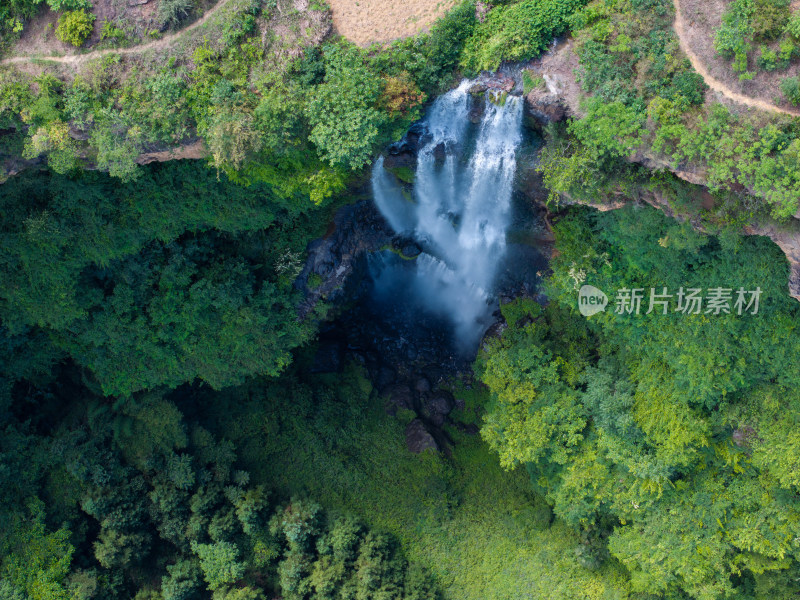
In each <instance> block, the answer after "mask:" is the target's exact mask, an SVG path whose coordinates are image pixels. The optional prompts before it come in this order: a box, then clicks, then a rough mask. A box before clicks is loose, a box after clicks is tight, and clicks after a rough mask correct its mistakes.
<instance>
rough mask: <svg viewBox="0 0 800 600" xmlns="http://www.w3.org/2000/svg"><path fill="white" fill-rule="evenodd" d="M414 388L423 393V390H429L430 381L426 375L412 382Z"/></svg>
mask: <svg viewBox="0 0 800 600" xmlns="http://www.w3.org/2000/svg"><path fill="white" fill-rule="evenodd" d="M414 389H415V390H417V391H418V392H419V393H420V394H424V393H425V392H430V391H431V382H430V381H428V378H427V377H420V378H419V379H417V382H416V383H415V384H414Z"/></svg>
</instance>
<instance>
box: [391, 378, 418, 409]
mask: <svg viewBox="0 0 800 600" xmlns="http://www.w3.org/2000/svg"><path fill="white" fill-rule="evenodd" d="M386 392H387V396H388V401H389V404H390V405H392V406H396V407H397V408H403V409H405V410H414V394H413V392H412V391H411V388H410V387H408V386H407V385H406V384H404V383H396V384H394V385H391V386H389V387H388V388H387V390H386Z"/></svg>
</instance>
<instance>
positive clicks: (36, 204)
mask: <svg viewBox="0 0 800 600" xmlns="http://www.w3.org/2000/svg"><path fill="white" fill-rule="evenodd" d="M47 4H48V5H49V7H50V8H51V9H52V10H56V11H59V12H62V15H61V16H60V25H59V28H58V31H57V35H58V36H59V38H60V39H62V40H65V41H67V42H68V43H71V44H74V45H75V46H80V45H81V44H82V43H83V42H84V41H85V40H86V39H87V36H88V35H89V34H90V33H91V31H92V29H93V23H94V18H95V16H94V14H93V13H92V12H91V9H92V7H91V6H90V4H89V3H87V2H85V1H84V0H49V1H48V2H47ZM302 4H303V3H297V4H295V3H293V2H286V1H282V0H278V1H277V2H274V1H262V0H231V1H230V2H229V3H227V4H226V5H225V6H224V7H222V8H221V9H220V12H219V14H218V15H217V17H216V18H214V19H209V21H208V22H206V23H205V24H203V25H202V26H201V27H199V28H198V29H197V31H196V32H189V33H188V34H187V35H186V37H185V38H183V37H179V38H178V39H176V40H175V43H174V46H170V48H169V49H167V50H164V51H162V50H153V53H152V54H147V55H146V56H143V57H141V56H138V55H136V54H135V53H131V54H114V53H109V54H103V55H102V56H101V57H100V58H99V59H96V60H93V61H90V62H88V63H87V64H83V63H81V64H80V65H79V67H78V68H77V69H76V72H75V73H67V70H65V69H60V68H53V67H52V66H48V65H42V64H36V63H32V64H31V65H27V66H26V68H24V69H16V68H14V67H13V65H10V66H7V67H3V68H2V72H1V73H0V153H1V154H2V156H3V158H4V160H5V159H8V161H9V165H10V167H11V168H13V169H14V170H16V169H17V167H19V166H28V167H29V168H28V170H27V171H26V172H24V173H22V174H16V175H14V176H13V177H10V178H8V180H7V181H5V182H4V183H3V184H2V188H1V189H2V195H0V254H1V255H2V257H3V259H2V261H0V341H1V342H2V343H0V430H2V432H3V434H2V436H0V483H1V484H2V485H0V521H2V522H3V523H4V527H2V528H0V598H2V599H3V600H22V599H25V598H31V599H33V600H129V599H133V600H198V599H201V598H210V599H211V600H267V599H270V598H278V597H280V598H284V599H285V600H334V599H353V600H368V599H370V600H372V599H380V600H520V599H533V600H551V599H554V598H556V599H558V600H790V599H792V598H795V597H796V596H797V591H798V589H799V588H798V581H800V566H799V562H800V503H799V502H798V498H800V468H799V467H798V460H797V454H798V451H800V436H799V435H798V433H797V422H798V421H799V420H800V396H798V393H797V388H798V384H800V366H798V362H797V356H798V354H800V341H798V338H797V335H796V333H797V332H796V329H797V327H796V325H797V323H798V322H800V306H798V304H797V302H796V301H795V300H793V299H792V298H790V297H789V296H788V295H787V293H786V289H785V288H786V281H787V268H786V261H785V259H784V258H783V256H782V254H781V253H780V251H779V250H778V249H777V248H776V247H775V246H774V245H773V244H771V243H769V242H768V241H767V240H766V239H762V238H755V237H751V238H741V237H739V236H738V235H737V233H736V231H737V230H739V229H741V227H742V225H745V224H750V223H752V222H753V221H756V220H758V219H760V218H762V217H764V216H766V215H771V216H774V217H778V218H786V217H788V216H789V215H792V214H794V213H795V212H796V211H797V208H798V198H800V130H799V129H798V128H797V126H796V123H795V122H794V121H793V120H792V119H791V118H789V117H766V116H764V115H748V114H739V113H734V112H731V111H729V110H728V109H726V108H725V107H723V106H721V105H720V104H717V103H714V102H707V99H706V86H705V84H704V83H703V81H702V78H701V77H700V76H699V75H697V74H696V73H695V72H694V71H692V69H691V66H690V63H689V62H688V60H686V59H685V58H684V57H683V56H682V55H681V53H680V51H679V48H678V45H677V41H676V39H675V37H674V35H673V33H672V32H671V29H670V24H671V21H672V17H673V13H672V6H671V2H670V1H669V0H594V1H591V2H585V1H581V0H519V1H514V0H505V1H500V0H497V1H494V2H491V3H490V4H491V6H490V9H489V10H488V12H486V11H482V10H483V9H481V11H482V12H481V11H477V12H476V9H477V8H478V7H477V6H476V3H475V2H473V1H472V0H468V1H465V2H463V3H461V4H459V5H457V6H455V7H454V8H453V10H452V11H451V12H450V13H449V14H448V15H447V16H445V17H444V18H443V19H441V20H440V21H439V22H438V23H436V24H435V25H434V26H433V27H432V28H431V30H430V32H429V33H425V34H422V35H420V36H417V37H415V38H412V39H404V40H398V41H396V42H393V43H392V44H389V45H386V46H375V47H372V48H358V47H355V46H354V45H352V44H350V43H348V42H346V41H344V40H342V39H338V38H336V37H333V36H330V35H329V34H328V28H329V26H330V14H329V12H328V11H327V9H326V8H325V7H324V6H321V5H320V4H319V3H316V2H314V3H311V5H310V6H308V7H305V6H301V5H302ZM199 8H202V6H200V5H199V4H198V3H195V2H193V1H189V0H161V1H159V2H158V4H157V6H156V7H155V8H154V16H153V18H154V20H155V21H157V23H158V24H159V25H160V27H162V28H163V29H166V28H172V29H178V28H179V27H180V26H181V24H182V22H183V21H184V19H186V18H187V17H188V16H189V15H190V14H192V12H193V11H197V10H199ZM40 9H44V5H43V3H42V2H41V1H40V0H14V1H13V2H5V3H3V6H2V7H0V50H2V51H7V50H8V48H9V47H10V45H11V44H12V43H13V42H14V41H15V40H16V39H17V38H18V36H19V34H20V33H21V32H22V30H23V28H24V27H25V24H26V22H27V21H28V20H30V19H32V18H34V17H35V16H36V13H37V11H38V10H40ZM479 17H480V18H479ZM568 29H570V30H571V31H572V32H573V34H574V42H575V43H574V46H575V49H576V52H577V54H578V56H579V59H580V67H579V69H578V76H579V80H580V84H581V86H582V87H583V90H584V92H585V93H586V97H585V98H584V99H583V104H582V113H583V115H584V116H583V117H582V118H575V119H572V120H570V121H568V122H566V123H563V124H554V125H551V126H550V127H548V129H547V132H546V136H547V143H546V145H545V147H544V148H543V150H542V152H541V155H540V163H539V169H540V171H541V172H542V174H543V177H544V181H545V185H546V187H547V188H548V189H549V191H550V192H551V196H550V199H551V201H552V204H553V206H556V205H557V203H558V201H560V200H561V199H570V200H577V201H581V202H585V203H588V202H592V201H597V202H606V201H608V200H618V199H621V198H622V199H637V198H638V199H645V200H648V201H650V202H653V203H656V202H658V203H659V204H660V205H662V206H664V207H665V209H667V210H669V211H672V212H673V213H675V214H677V215H679V216H681V217H684V219H683V220H675V219H670V218H667V217H666V216H665V215H664V214H663V213H662V212H660V211H657V210H655V209H652V208H649V207H645V206H642V205H639V204H636V205H629V206H627V207H626V208H624V209H621V210H618V211H613V212H604V213H601V212H595V211H592V210H590V209H587V208H572V209H570V210H568V211H566V212H565V213H561V214H560V215H558V216H556V217H554V219H553V220H554V223H555V225H554V231H555V237H556V252H554V254H553V259H552V262H551V265H550V266H551V269H552V272H551V273H550V275H549V276H548V277H547V279H546V281H545V290H544V291H545V292H546V294H547V298H548V303H547V304H546V305H545V306H542V305H540V304H539V303H537V302H534V301H533V300H531V299H516V300H514V301H512V302H509V303H506V304H504V305H503V306H502V307H501V310H502V314H503V317H504V319H505V321H506V324H507V328H506V329H505V330H504V332H503V333H502V335H501V336H499V337H497V338H493V339H492V340H489V341H487V342H486V343H485V344H484V345H483V346H482V349H481V352H480V354H479V356H478V360H477V362H476V363H475V365H474V375H475V376H476V377H472V375H473V374H461V375H460V376H459V377H458V378H457V380H456V381H450V382H448V381H443V382H441V383H439V384H437V385H442V386H449V387H450V388H451V389H452V391H453V393H454V394H455V395H456V396H457V397H458V399H459V400H461V401H463V404H459V405H460V406H461V408H459V409H457V410H456V411H455V412H454V413H452V414H451V416H450V419H449V420H448V421H447V422H446V423H445V425H443V426H442V429H441V431H438V432H437V434H440V435H441V437H442V439H444V438H446V439H447V440H449V443H448V444H446V445H445V444H444V443H442V445H443V446H445V448H446V449H445V450H444V451H443V452H441V453H435V452H432V451H426V452H423V453H421V454H419V455H415V454H411V453H409V452H408V451H407V448H406V441H405V432H406V426H407V425H408V424H409V423H410V422H411V420H412V419H414V418H415V417H416V414H415V413H413V412H412V411H410V410H400V411H399V412H398V414H397V416H390V415H389V414H387V412H386V410H385V401H386V398H384V397H382V396H381V393H380V392H379V391H378V390H376V389H374V388H373V386H372V383H371V382H370V381H369V380H368V379H367V378H366V377H365V372H364V369H363V367H362V366H359V364H358V362H356V361H353V362H349V363H346V364H344V365H343V367H342V371H341V372H338V373H328V374H314V371H315V370H316V369H315V358H314V357H315V354H316V350H317V345H316V344H315V342H314V336H315V334H316V332H317V327H318V325H319V320H320V319H321V318H322V317H323V316H324V314H325V313H326V311H327V310H328V307H326V306H324V305H318V306H316V307H314V308H313V309H312V310H311V311H310V312H309V313H308V314H307V316H306V317H305V318H303V319H300V318H298V310H299V309H300V307H301V304H302V303H303V301H304V298H303V292H302V291H301V290H300V289H298V288H296V287H295V280H296V278H297V276H298V275H299V274H300V272H301V271H302V269H303V265H304V262H305V257H306V249H307V247H308V244H309V242H310V241H311V240H313V239H316V238H319V237H321V236H323V235H324V234H325V233H326V228H327V226H328V224H329V223H330V221H331V216H332V213H333V210H334V209H335V208H337V207H338V206H340V205H341V204H342V203H343V202H346V201H348V200H350V199H351V198H350V197H349V196H348V192H349V191H353V190H360V189H363V186H364V184H365V180H366V177H365V174H366V173H365V170H366V168H367V167H368V166H369V164H370V163H371V161H372V160H373V159H374V158H375V156H376V155H377V152H378V151H379V149H380V148H382V147H385V145H386V144H388V143H389V142H391V141H394V140H397V139H398V138H399V137H400V136H401V135H402V134H403V133H404V132H405V131H406V130H407V129H408V127H409V126H410V124H411V123H413V122H414V121H416V120H417V119H418V118H419V117H420V115H421V114H422V110H423V107H424V103H425V102H427V101H428V100H430V99H432V98H434V97H435V96H436V95H437V94H439V93H441V92H442V91H444V90H446V89H448V88H449V87H450V86H452V85H453V83H454V82H456V81H457V80H458V78H459V77H460V76H461V74H462V72H463V73H475V72H477V71H479V70H482V69H494V68H497V67H498V66H499V65H500V64H501V63H502V62H505V61H517V60H526V59H529V58H533V57H536V56H538V55H539V54H541V53H542V52H543V51H544V50H545V49H546V48H547V46H548V45H549V44H550V43H551V42H552V40H553V38H554V36H556V35H560V34H562V33H564V32H566V31H567V30H568ZM102 38H103V39H104V40H105V41H104V44H107V45H110V44H123V43H132V41H133V38H132V37H131V36H130V35H129V30H128V29H126V26H125V25H124V23H122V22H121V21H114V22H110V21H106V22H105V23H104V24H103V26H102ZM716 44H717V49H718V51H719V52H721V53H723V54H724V55H725V56H728V57H730V58H731V60H733V62H734V67H735V68H736V69H737V71H739V72H740V73H742V74H743V76H744V77H745V78H747V77H749V76H750V75H751V74H752V73H753V69H755V68H756V67H757V68H760V69H764V70H768V71H777V70H781V69H785V68H786V67H787V66H789V65H790V64H791V62H792V61H793V60H794V59H795V58H796V57H797V53H798V51H797V48H798V47H800V46H798V44H800V17H797V14H791V12H790V10H789V3H788V2H786V1H785V0H734V1H733V2H731V3H730V6H729V7H728V11H727V13H726V16H725V19H724V23H723V28H722V29H721V30H720V32H719V33H718V35H717V38H716ZM106 47H107V46H106ZM755 48H757V50H758V51H757V54H756V53H755V52H754V49H755ZM167 52H168V53H169V54H166V53H167ZM522 79H523V81H522V83H523V88H524V91H525V92H526V93H528V92H530V91H531V90H533V89H535V88H537V87H541V86H542V85H543V83H544V82H543V79H542V78H541V77H539V76H537V75H535V74H534V73H533V71H530V70H523V71H522ZM781 89H782V91H783V93H784V94H785V96H786V97H787V98H788V99H790V100H791V101H792V102H795V103H798V102H800V91H799V90H800V84H798V80H797V78H796V77H789V78H786V79H785V81H784V83H783V85H782V86H781ZM505 98H506V95H505V94H498V95H497V96H496V98H494V101H496V102H501V103H502V102H504V101H505ZM198 141H199V142H200V145H202V146H203V148H204V149H205V150H206V151H207V153H208V159H207V162H203V161H200V160H193V161H189V160H187V161H174V162H169V163H165V164H155V165H148V166H140V164H139V163H140V162H145V161H144V160H142V154H145V153H154V152H160V151H164V150H168V149H177V148H180V147H183V146H187V147H188V146H189V145H190V144H192V145H191V147H192V148H194V147H196V145H195V144H196V143H197V142H198ZM40 159H41V161H40ZM631 159H633V160H631ZM643 159H646V160H648V161H651V162H650V164H656V165H659V166H660V167H661V168H664V169H667V168H671V169H674V170H682V169H692V170H693V171H694V172H696V173H701V174H702V177H703V178H705V179H707V181H708V183H709V190H703V191H702V204H701V192H700V191H698V190H697V189H696V188H694V187H692V186H690V185H689V184H687V183H685V182H682V181H679V180H677V179H676V178H674V177H672V176H668V175H666V174H664V172H661V171H654V172H651V171H648V170H646V169H644V168H643V167H641V166H636V164H635V163H634V161H639V162H641V161H643ZM22 160H24V161H29V163H28V164H27V165H20V162H21V161H22ZM42 162H43V163H44V164H46V167H47V168H46V169H45V168H44V167H43V166H41V163H42ZM40 166H41V168H40ZM87 166H91V167H93V168H94V167H96V168H97V169H98V170H99V171H100V172H98V171H90V170H86V169H85V167H87ZM208 166H210V167H211V168H207V167H208ZM393 172H394V174H395V175H396V176H397V177H398V179H399V180H401V181H403V182H406V183H408V182H411V181H412V180H413V177H414V173H413V171H412V170H410V169H407V168H403V167H400V168H396V169H394V170H393ZM3 179H4V180H5V179H6V177H5V174H3ZM354 193H360V192H354ZM709 199H710V202H708V201H709ZM690 223H694V224H695V225H697V224H698V223H699V224H700V225H701V226H702V227H703V228H704V230H705V231H707V232H711V233H714V234H716V235H711V234H710V233H698V232H697V231H696V230H695V229H693V228H692V226H691V225H690ZM394 251H397V250H394ZM404 258H408V257H404ZM324 282H325V281H324V279H323V277H322V276H320V275H319V274H317V273H310V274H309V275H308V277H307V280H306V283H307V285H306V286H305V287H306V288H307V289H313V288H317V287H319V286H321V285H323V283H324ZM584 283H587V284H591V285H595V286H597V287H599V288H600V289H603V290H605V291H606V292H607V293H609V295H610V296H611V305H610V306H609V308H608V309H607V310H606V312H604V313H599V314H597V315H595V316H592V317H590V318H584V317H582V316H580V314H579V313H578V311H577V310H576V305H575V302H576V295H577V290H578V289H579V288H580V286H581V285H583V284H584ZM717 286H722V287H729V288H732V289H733V290H735V289H737V288H739V287H742V288H744V289H747V290H754V289H756V288H760V289H761V290H762V296H761V302H760V305H759V311H758V314H755V315H753V314H745V315H738V314H735V312H734V313H732V314H717V315H713V314H696V315H686V314H681V313H678V312H667V313H666V314H660V313H656V314H639V315H633V314H623V313H617V312H616V311H614V304H615V298H614V293H613V290H617V289H620V288H623V287H628V288H632V287H637V288H645V289H648V290H649V288H651V287H652V288H655V289H657V290H660V289H663V288H664V287H666V288H667V289H668V290H672V291H673V292H675V291H676V290H678V289H680V288H681V287H683V288H695V287H698V288H703V289H707V288H710V287H717ZM647 301H648V298H645V300H644V304H645V305H646V303H647ZM302 307H303V309H304V310H305V309H306V308H307V306H305V305H304V304H303V305H302ZM645 308H646V307H645ZM644 312H645V311H644V310H643V311H642V313H644ZM302 314H306V313H305V312H303V313H302ZM479 430H480V435H476V433H475V432H477V431H479Z"/></svg>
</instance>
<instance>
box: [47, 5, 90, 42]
mask: <svg viewBox="0 0 800 600" xmlns="http://www.w3.org/2000/svg"><path fill="white" fill-rule="evenodd" d="M94 20H95V16H94V15H93V14H91V13H87V12H86V11H85V10H84V9H80V10H73V11H69V12H65V13H64V14H63V15H61V17H59V19H58V27H57V28H56V37H58V39H60V40H61V41H62V42H65V43H67V44H72V45H73V46H75V47H78V46H80V45H81V44H83V42H85V41H86V38H88V37H89V36H90V35H91V33H92V27H93V25H94Z"/></svg>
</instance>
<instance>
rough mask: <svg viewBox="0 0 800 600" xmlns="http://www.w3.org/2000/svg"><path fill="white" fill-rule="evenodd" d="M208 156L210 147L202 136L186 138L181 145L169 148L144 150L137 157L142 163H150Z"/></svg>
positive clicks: (138, 161)
mask: <svg viewBox="0 0 800 600" xmlns="http://www.w3.org/2000/svg"><path fill="white" fill-rule="evenodd" d="M207 156H208V149H207V148H206V145H205V143H204V142H203V140H202V139H200V138H194V139H191V140H186V141H185V142H184V143H182V144H181V145H180V146H176V147H175V148H168V149H164V150H161V149H154V150H151V151H149V152H143V153H142V154H140V155H139V156H138V157H137V158H136V162H137V163H138V164H140V165H149V164H150V163H154V162H167V161H168V160H198V159H201V158H206V157H207Z"/></svg>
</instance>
